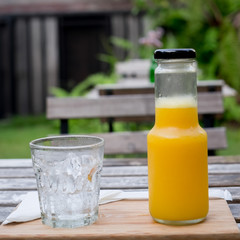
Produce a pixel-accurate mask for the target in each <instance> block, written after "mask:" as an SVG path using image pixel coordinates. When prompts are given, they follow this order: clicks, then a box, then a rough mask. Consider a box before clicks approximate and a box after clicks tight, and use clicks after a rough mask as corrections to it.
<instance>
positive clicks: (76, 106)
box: [47, 92, 227, 154]
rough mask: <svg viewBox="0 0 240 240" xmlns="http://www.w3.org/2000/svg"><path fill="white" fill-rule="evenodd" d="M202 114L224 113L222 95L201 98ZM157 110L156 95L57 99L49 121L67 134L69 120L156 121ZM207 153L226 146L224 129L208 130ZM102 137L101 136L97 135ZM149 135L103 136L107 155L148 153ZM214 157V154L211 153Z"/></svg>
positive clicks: (49, 110)
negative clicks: (58, 123) (143, 119)
mask: <svg viewBox="0 0 240 240" xmlns="http://www.w3.org/2000/svg"><path fill="white" fill-rule="evenodd" d="M198 103H199V105H198V112H199V114H200V115H201V114H203V115H204V114H220V113H223V101H222V95H221V93H220V92H212V93H208V92H203V93H199V94H198ZM154 115H155V107H154V96H153V94H134V95H125V96H120V95H113V96H102V97H98V98H81V97H77V98H55V97H49V98H48V99H47V118H48V119H59V120H60V121H61V133H62V134H66V133H68V119H77V118H100V119H103V118H112V119H121V118H124V119H125V120H126V119H129V120H131V119H132V118H136V117H140V118H142V117H146V116H147V117H150V118H152V119H154ZM206 131H207V133H208V149H209V151H214V150H217V149H223V148H225V147H226V146H227V143H226V132H225V128H223V127H218V128H217V127H213V128H212V127H211V128H206ZM98 135H99V134H98ZM146 135H147V132H121V133H119V132H113V133H104V134H101V136H102V137H104V139H105V142H106V144H105V153H106V154H117V153H124V154H127V153H143V152H145V153H146V150H147V149H146V146H147V144H146ZM211 154H212V153H211Z"/></svg>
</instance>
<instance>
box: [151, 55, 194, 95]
mask: <svg viewBox="0 0 240 240" xmlns="http://www.w3.org/2000/svg"><path fill="white" fill-rule="evenodd" d="M188 95H191V96H193V97H194V98H195V99H196V96H197V64H196V61H195V59H171V60H161V59H160V60H158V67H157V68H156V70H155V97H156V98H161V97H175V96H188Z"/></svg>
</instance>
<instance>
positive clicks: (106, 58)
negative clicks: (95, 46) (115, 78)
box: [98, 36, 134, 73]
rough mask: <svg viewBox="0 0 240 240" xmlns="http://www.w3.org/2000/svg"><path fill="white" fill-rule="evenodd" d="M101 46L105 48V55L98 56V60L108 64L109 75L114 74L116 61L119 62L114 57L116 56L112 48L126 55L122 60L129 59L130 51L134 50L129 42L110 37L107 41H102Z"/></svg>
mask: <svg viewBox="0 0 240 240" xmlns="http://www.w3.org/2000/svg"><path fill="white" fill-rule="evenodd" d="M103 46H104V48H105V51H106V53H102V54H99V55H98V58H99V60H100V61H102V62H106V63H108V64H109V66H110V73H114V72H115V64H116V63H117V61H119V59H118V58H117V57H116V54H115V53H114V47H113V46H115V47H117V48H119V49H122V50H124V51H125V52H126V53H127V54H126V56H125V57H124V60H127V59H128V58H129V52H130V50H131V49H134V46H133V44H132V43H131V42H130V41H128V40H126V39H124V38H119V37H115V36H111V37H110V38H109V40H108V41H103ZM120 60H123V59H120Z"/></svg>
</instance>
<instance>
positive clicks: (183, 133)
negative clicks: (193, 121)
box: [148, 124, 207, 138]
mask: <svg viewBox="0 0 240 240" xmlns="http://www.w3.org/2000/svg"><path fill="white" fill-rule="evenodd" d="M151 136H155V137H162V138H179V137H197V136H201V137H207V133H206V131H205V130H204V129H203V128H202V127H201V126H200V125H199V124H198V125H197V126H196V127H189V128H177V127H165V128H159V127H157V126H156V125H154V127H153V128H152V129H151V130H150V131H149V133H148V137H151Z"/></svg>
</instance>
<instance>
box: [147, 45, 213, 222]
mask: <svg viewBox="0 0 240 240" xmlns="http://www.w3.org/2000/svg"><path fill="white" fill-rule="evenodd" d="M154 58H155V59H156V60H157V62H158V67H157V68H156V70H155V125H154V127H153V128H152V129H151V130H150V132H149V133H148V137H147V144H148V185H149V210H150V214H151V215H152V217H153V218H154V220H155V221H157V222H159V223H164V224H170V225H186V224H193V223H198V222H201V221H203V220H204V219H205V217H206V216H207V213H208V162H207V134H206V132H205V131H204V130H203V129H202V128H201V127H200V125H199V122H198V111H197V64H196V60H195V58H196V53H195V50H194V49H159V50H156V51H155V53H154Z"/></svg>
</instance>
